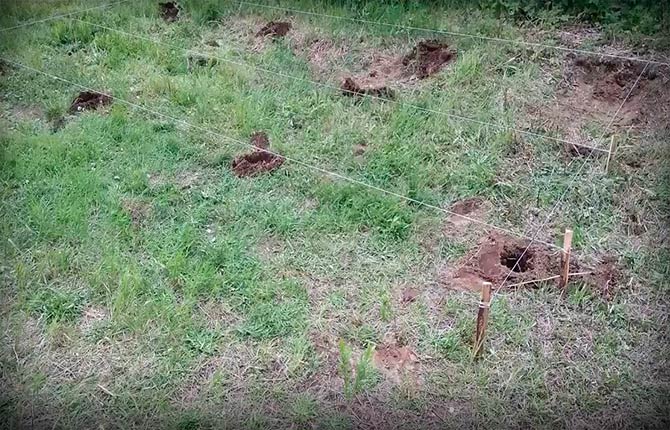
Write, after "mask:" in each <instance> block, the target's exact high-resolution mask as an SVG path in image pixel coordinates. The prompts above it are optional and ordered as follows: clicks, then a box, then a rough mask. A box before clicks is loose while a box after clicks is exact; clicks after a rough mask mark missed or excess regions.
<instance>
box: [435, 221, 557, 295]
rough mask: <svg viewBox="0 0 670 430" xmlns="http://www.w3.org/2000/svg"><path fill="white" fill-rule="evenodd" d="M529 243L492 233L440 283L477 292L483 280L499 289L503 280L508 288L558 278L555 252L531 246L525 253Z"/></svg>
mask: <svg viewBox="0 0 670 430" xmlns="http://www.w3.org/2000/svg"><path fill="white" fill-rule="evenodd" d="M528 243H529V241H528V240H525V239H515V238H511V237H508V236H503V235H500V234H491V235H489V236H487V237H485V238H484V239H483V240H481V241H480V243H479V246H478V247H477V249H476V250H475V251H474V252H471V253H470V254H468V255H466V256H465V257H464V258H463V259H462V260H461V262H460V264H457V266H458V267H459V269H457V270H455V271H454V272H452V273H446V274H445V276H444V277H443V282H444V283H445V284H446V285H447V286H449V287H452V288H455V289H463V290H474V291H477V290H479V289H480V288H481V284H482V282H484V281H488V282H492V283H493V284H494V285H495V286H498V285H500V284H501V283H502V282H503V281H504V280H505V279H506V278H507V282H506V283H507V284H508V285H509V284H515V283H519V282H525V281H533V280H539V279H544V278H548V277H550V276H554V275H557V274H558V273H559V269H560V255H559V254H558V252H557V251H553V250H551V249H549V248H547V247H546V246H543V245H536V244H533V245H531V246H530V248H528V251H527V252H526V253H525V254H524V250H525V249H526V247H527V246H528ZM508 275H509V277H508Z"/></svg>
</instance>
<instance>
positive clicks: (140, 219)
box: [122, 199, 151, 227]
mask: <svg viewBox="0 0 670 430" xmlns="http://www.w3.org/2000/svg"><path fill="white" fill-rule="evenodd" d="M122 205H123V209H124V210H125V211H126V213H127V214H128V216H130V221H131V222H132V224H133V226H134V227H141V226H142V225H144V223H145V221H146V219H147V217H148V216H149V213H150V212H151V206H150V205H149V204H148V203H147V202H143V201H140V200H137V199H125V200H123V202H122Z"/></svg>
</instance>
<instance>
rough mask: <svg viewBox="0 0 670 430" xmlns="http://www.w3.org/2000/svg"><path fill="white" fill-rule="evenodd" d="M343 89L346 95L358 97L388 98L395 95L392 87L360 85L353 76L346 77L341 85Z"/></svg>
mask: <svg viewBox="0 0 670 430" xmlns="http://www.w3.org/2000/svg"><path fill="white" fill-rule="evenodd" d="M340 88H341V89H342V94H344V95H345V96H351V97H356V96H359V97H360V96H366V95H367V96H372V97H380V98H386V99H392V98H393V96H394V93H393V90H392V89H390V88H389V87H386V86H377V87H372V86H370V87H365V86H361V85H359V84H358V83H357V82H356V81H354V80H353V79H352V78H346V79H345V80H344V82H342V85H341V86H340Z"/></svg>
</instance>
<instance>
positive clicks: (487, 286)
mask: <svg viewBox="0 0 670 430" xmlns="http://www.w3.org/2000/svg"><path fill="white" fill-rule="evenodd" d="M490 309H491V283H490V282H482V297H481V301H480V302H479V310H478V311H477V329H476V331H475V349H474V351H473V355H474V357H475V358H477V357H479V355H480V354H481V352H482V349H483V346H484V337H485V336H486V325H487V324H488V322H489V311H490Z"/></svg>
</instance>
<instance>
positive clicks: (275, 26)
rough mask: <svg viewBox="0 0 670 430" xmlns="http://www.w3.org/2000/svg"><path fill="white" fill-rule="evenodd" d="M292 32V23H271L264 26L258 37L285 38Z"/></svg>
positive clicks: (257, 34)
mask: <svg viewBox="0 0 670 430" xmlns="http://www.w3.org/2000/svg"><path fill="white" fill-rule="evenodd" d="M289 31H291V23H290V22H283V21H270V22H268V23H267V24H265V25H264V26H263V28H261V29H260V30H258V33H256V37H263V36H272V37H274V38H278V37H284V36H286V35H287V34H288V32H289Z"/></svg>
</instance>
